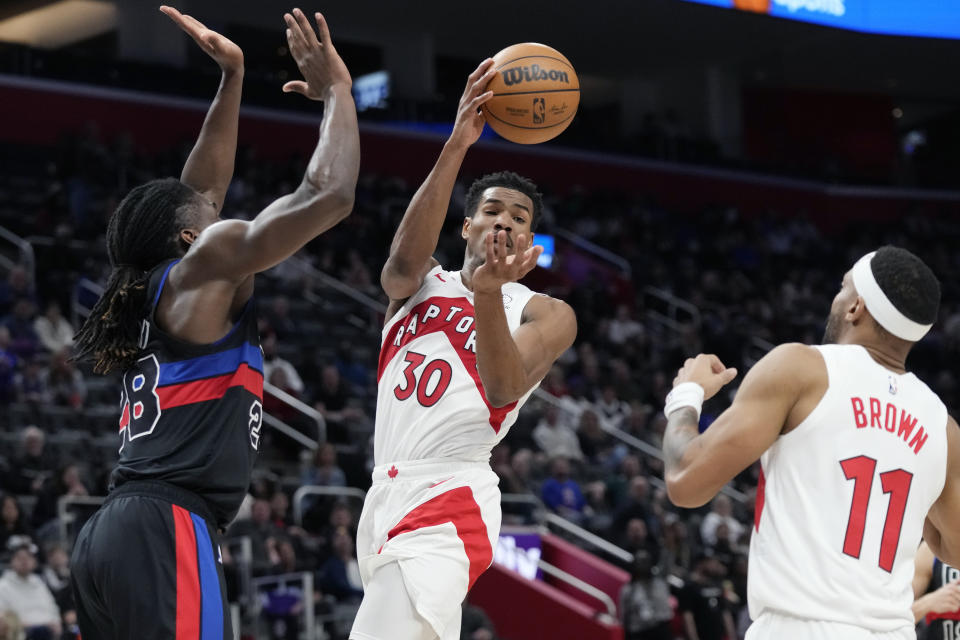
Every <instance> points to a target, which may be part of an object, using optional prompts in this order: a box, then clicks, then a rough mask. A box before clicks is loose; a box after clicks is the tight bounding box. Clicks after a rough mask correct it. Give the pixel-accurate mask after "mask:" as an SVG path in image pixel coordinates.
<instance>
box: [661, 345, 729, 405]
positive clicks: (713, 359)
mask: <svg viewBox="0 0 960 640" xmlns="http://www.w3.org/2000/svg"><path fill="white" fill-rule="evenodd" d="M736 377H737V370H736V369H734V368H733V367H727V366H726V365H724V364H723V363H722V362H720V358H718V357H717V356H715V355H713V354H712V353H711V354H706V353H701V354H700V355H698V356H697V357H696V358H687V361H686V362H684V363H683V367H682V368H681V369H680V370H679V371H678V372H677V377H676V378H674V379H673V386H677V385H678V384H680V383H682V382H696V383H697V384H699V385H700V386H701V387H703V399H704V400H707V399H709V398H712V397H713V396H715V395H717V392H718V391H720V389H721V388H722V387H723V386H724V385H725V384H727V383H728V382H730V381H732V380H733V379H734V378H736Z"/></svg>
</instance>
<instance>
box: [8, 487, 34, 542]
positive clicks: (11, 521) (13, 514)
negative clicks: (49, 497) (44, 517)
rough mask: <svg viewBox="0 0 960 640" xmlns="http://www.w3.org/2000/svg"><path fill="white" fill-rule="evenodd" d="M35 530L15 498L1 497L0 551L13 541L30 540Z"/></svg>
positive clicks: (10, 496)
mask: <svg viewBox="0 0 960 640" xmlns="http://www.w3.org/2000/svg"><path fill="white" fill-rule="evenodd" d="M31 536H33V530H32V529H31V528H30V524H29V523H28V522H27V516H26V514H25V513H24V512H23V509H21V508H20V502H19V501H18V500H17V498H16V497H15V496H12V495H10V494H4V495H3V496H2V497H0V549H6V548H7V547H8V544H9V543H10V541H11V540H15V539H23V538H30V537H31Z"/></svg>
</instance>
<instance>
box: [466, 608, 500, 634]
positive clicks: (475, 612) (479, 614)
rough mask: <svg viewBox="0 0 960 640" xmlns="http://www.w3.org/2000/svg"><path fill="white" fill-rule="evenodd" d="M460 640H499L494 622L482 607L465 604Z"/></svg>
mask: <svg viewBox="0 0 960 640" xmlns="http://www.w3.org/2000/svg"><path fill="white" fill-rule="evenodd" d="M460 640H497V631H496V629H495V628H494V626H493V621H492V620H490V617H489V616H488V615H487V614H486V613H485V612H484V611H483V609H481V608H480V607H477V606H474V605H472V604H470V603H469V602H467V601H464V602H463V617H462V618H461V620H460Z"/></svg>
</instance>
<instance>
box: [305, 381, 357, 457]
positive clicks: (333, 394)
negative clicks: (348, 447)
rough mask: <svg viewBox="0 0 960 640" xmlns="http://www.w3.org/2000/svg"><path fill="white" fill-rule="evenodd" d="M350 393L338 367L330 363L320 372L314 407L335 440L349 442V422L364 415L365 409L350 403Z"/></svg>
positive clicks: (329, 436) (329, 435)
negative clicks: (321, 415)
mask: <svg viewBox="0 0 960 640" xmlns="http://www.w3.org/2000/svg"><path fill="white" fill-rule="evenodd" d="M349 402H350V393H349V391H348V390H347V388H346V385H344V384H343V380H342V379H341V378H340V371H338V370H337V367H336V366H334V365H332V364H328V365H326V366H324V367H323V369H322V371H321V374H320V386H319V387H318V388H317V391H316V397H315V402H314V408H316V410H317V411H319V412H320V413H321V414H323V418H324V420H326V421H327V430H328V431H327V437H328V438H329V439H330V440H332V441H334V442H349V434H348V431H347V423H348V422H350V421H352V420H359V419H362V418H363V417H364V413H363V411H361V410H360V409H357V408H356V407H352V406H350V405H349Z"/></svg>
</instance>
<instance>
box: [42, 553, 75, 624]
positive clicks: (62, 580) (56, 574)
mask: <svg viewBox="0 0 960 640" xmlns="http://www.w3.org/2000/svg"><path fill="white" fill-rule="evenodd" d="M44 556H45V557H46V558H47V564H46V565H45V566H44V567H43V570H42V571H41V572H40V577H41V578H42V579H43V582H44V584H46V585H47V588H48V589H50V593H52V594H53V599H54V601H55V602H56V603H57V607H58V608H59V609H60V613H61V614H62V617H63V625H64V627H66V628H67V629H70V628H71V627H74V626H76V624H77V611H76V604H74V600H73V590H72V589H71V588H70V556H69V555H67V551H66V549H64V548H63V545H62V544H60V543H58V542H55V543H53V544H50V545H47V546H46V547H45V549H44Z"/></svg>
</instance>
